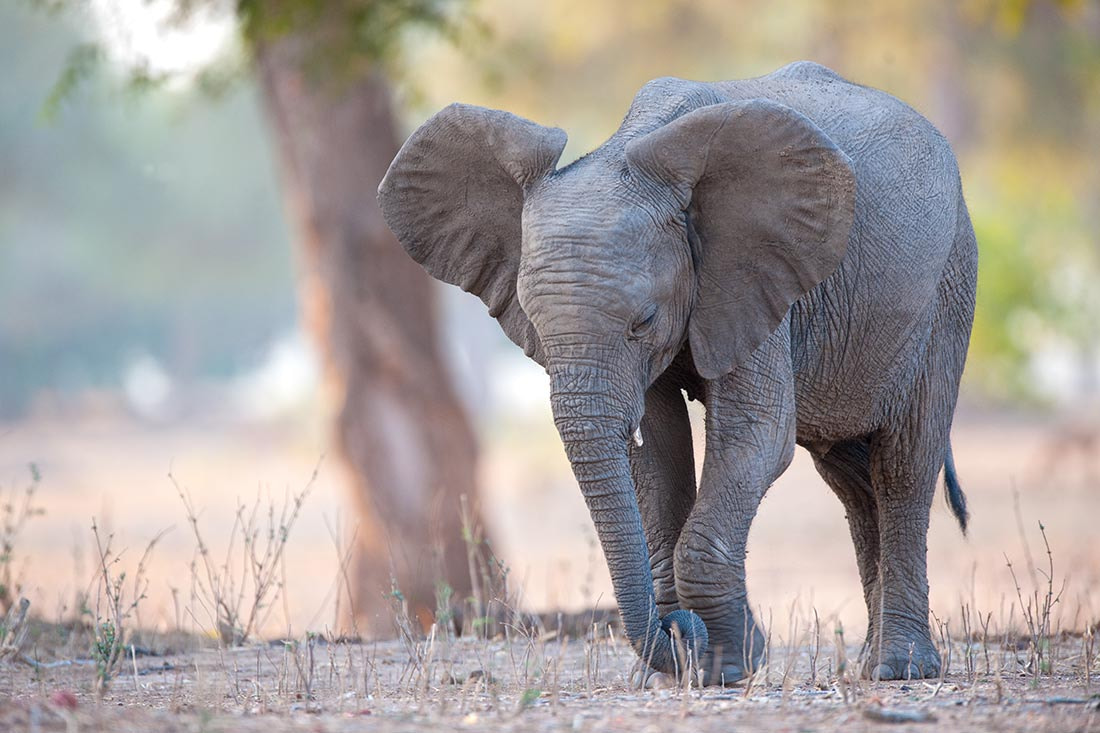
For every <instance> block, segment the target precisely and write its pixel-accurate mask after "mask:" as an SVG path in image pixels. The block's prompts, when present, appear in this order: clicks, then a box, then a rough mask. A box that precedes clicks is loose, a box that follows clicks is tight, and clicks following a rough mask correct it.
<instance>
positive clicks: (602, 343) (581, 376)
mask: <svg viewBox="0 0 1100 733" xmlns="http://www.w3.org/2000/svg"><path fill="white" fill-rule="evenodd" d="M565 140H566V136H565V133H564V132H562V131H561V130H559V129H552V128H546V127H542V126H540V125H537V124H535V123H533V122H530V121H527V120H524V119H521V118H519V117H516V116H514V115H512V114H509V113H506V112H499V111H492V110H487V109H482V108H479V107H472V106H466V105H458V104H455V105H451V106H450V107H448V108H446V109H444V110H443V111H441V112H439V113H438V114H437V115H435V116H434V117H432V118H431V119H430V120H428V121H427V122H426V123H425V124H424V125H423V126H421V127H420V128H419V129H418V130H417V131H416V132H415V133H413V135H412V136H411V137H410V138H409V139H408V141H407V142H406V143H405V145H404V146H403V147H402V149H401V151H400V152H399V153H398V155H397V157H396V158H395V159H394V161H393V164H392V165H391V166H390V169H389V172H388V173H387V174H386V177H385V179H384V180H383V181H382V184H381V186H380V187H379V201H380V203H381V206H382V211H383V214H384V215H385V218H386V221H387V223H388V224H389V226H390V228H391V229H393V231H394V233H395V234H396V235H397V237H398V239H399V240H400V241H401V243H402V245H403V246H404V247H405V249H406V250H407V251H408V252H409V254H410V255H411V256H412V257H413V258H414V259H415V260H416V261H417V262H419V263H420V264H421V265H423V266H424V267H425V268H426V269H427V270H428V272H429V273H431V274H432V275H433V276H435V277H436V278H438V279H440V280H443V281H445V282H448V283H452V284H454V285H458V286H459V287H461V288H462V289H464V290H466V291H468V292H471V293H474V294H476V295H478V296H479V297H480V298H481V299H482V300H483V301H484V302H485V304H486V305H487V306H488V308H489V312H490V314H491V315H493V316H494V317H495V318H497V319H498V321H499V322H500V325H501V327H502V328H503V329H504V332H505V333H506V334H507V335H508V337H509V338H510V339H511V340H512V341H514V342H515V343H516V344H518V345H519V346H521V347H523V349H524V351H525V352H526V354H527V355H528V356H530V357H531V358H533V359H534V360H535V361H537V362H538V363H539V364H541V365H542V366H543V367H545V368H546V370H547V372H548V373H549V375H550V380H551V395H552V397H551V399H552V407H553V413H554V420H555V424H556V425H557V428H558V431H559V433H560V434H561V438H562V440H563V442H564V444H565V449H566V453H567V455H568V457H569V460H570V461H571V463H572V467H573V471H574V473H575V475H576V477H577V480H578V482H579V484H580V486H581V489H582V491H583V492H584V497H585V500H586V502H587V504H588V508H589V510H590V512H591V514H592V519H593V521H594V523H595V525H596V529H597V533H598V535H599V538H600V541H601V544H602V546H603V550H604V554H605V556H606V558H607V562H608V566H609V569H610V572H611V578H612V582H613V585H614V588H615V595H616V598H617V601H618V604H619V608H620V612H621V615H622V619H623V624H624V627H625V630H626V634H627V636H628V638H629V639H630V641H631V643H632V645H633V646H634V648H635V650H636V651H637V652H638V654H639V655H640V656H641V657H642V658H643V659H645V660H647V661H648V662H649V664H650V666H652V667H653V668H655V669H658V670H662V671H667V672H671V671H673V670H674V669H675V668H676V667H677V665H678V664H679V663H680V662H679V660H677V659H676V654H675V649H674V645H673V644H672V643H671V642H670V637H669V634H668V633H667V632H668V630H669V628H670V624H671V623H676V624H677V625H678V626H679V627H680V630H681V633H682V634H683V635H684V638H685V640H686V641H687V642H688V644H689V645H694V646H695V647H696V651H697V652H701V651H702V649H703V648H705V646H706V628H705V626H704V625H703V623H702V621H701V620H700V619H699V618H698V617H697V616H695V615H694V614H693V613H691V612H690V610H688V609H684V610H680V611H676V612H674V613H672V614H670V615H669V616H668V617H666V618H665V619H661V618H660V617H659V614H658V611H657V607H656V604H655V601H654V591H653V581H652V575H651V571H650V566H649V554H648V551H647V547H646V541H645V537H644V534H643V530H642V522H641V518H640V514H639V510H638V506H637V501H636V498H635V494H634V486H633V482H632V479H631V473H630V465H629V458H628V446H627V441H628V440H630V439H631V436H632V435H637V433H638V428H639V425H640V422H641V418H642V412H643V410H644V404H645V401H644V395H645V391H646V389H647V388H648V387H649V386H650V384H652V382H653V380H654V379H656V378H657V376H659V375H660V374H661V372H662V371H663V370H664V369H665V368H666V367H668V365H669V364H670V363H671V361H672V359H673V358H674V357H675V356H676V355H677V354H678V353H679V352H681V351H682V350H684V349H685V348H689V349H690V353H691V356H692V359H693V361H694V365H695V369H696V370H697V371H698V373H699V375H700V376H701V377H702V378H703V379H707V380H709V379H716V378H719V377H721V376H722V375H724V374H726V373H728V372H729V371H730V370H732V369H733V368H734V367H735V366H736V365H737V364H738V363H739V362H740V361H741V360H743V359H745V358H746V357H747V356H749V355H750V354H751V353H752V352H753V351H754V350H755V349H756V348H757V347H758V346H759V345H760V344H761V343H762V342H763V341H764V339H765V338H767V336H768V335H769V334H770V333H772V332H773V331H774V330H775V329H776V328H777V326H778V325H779V324H780V322H781V321H782V320H783V318H784V317H785V315H786V313H787V311H788V309H789V308H790V306H791V304H792V303H793V302H794V301H795V300H796V299H798V298H799V297H801V296H802V295H803V294H805V293H806V292H807V291H808V290H810V289H811V288H813V287H814V286H816V285H817V284H818V283H819V282H821V280H823V279H824V278H825V277H827V276H828V275H829V274H830V273H831V272H832V271H833V270H834V269H835V268H836V267H837V265H838V263H839V262H840V260H841V258H842V257H843V255H844V252H845V249H846V246H847V241H848V230H849V228H850V226H851V220H852V201H853V192H854V181H853V177H852V172H851V169H850V167H849V164H848V161H847V158H846V156H845V155H844V154H843V153H842V152H840V151H839V150H838V149H837V147H836V146H835V145H834V144H833V143H832V142H831V141H830V140H829V139H828V138H827V137H826V136H825V135H824V133H822V132H821V130H819V129H818V128H817V127H816V126H815V125H814V124H813V123H812V122H810V121H809V120H808V119H807V118H806V117H804V116H803V115H801V114H799V113H797V112H795V111H793V110H791V109H789V108H787V107H785V106H782V105H779V104H776V103H772V102H767V101H763V100H750V101H744V102H730V103H723V104H714V105H711V106H705V107H701V108H698V109H696V110H694V111H690V112H688V113H687V114H684V115H682V116H680V117H678V118H676V119H673V120H671V121H668V122H667V123H666V124H662V125H659V126H653V127H652V129H649V130H648V131H643V132H641V133H639V132H638V131H637V130H633V131H627V132H623V131H620V133H618V134H617V135H616V136H614V137H612V138H611V139H610V140H609V141H608V142H607V143H605V144H604V145H603V146H602V147H601V148H599V149H598V150H596V151H595V152H593V153H591V154H590V155H588V156H586V157H585V158H582V159H581V160H579V161H577V162H575V163H573V164H572V165H570V166H568V167H565V168H563V169H561V170H556V165H557V161H558V158H559V156H560V155H561V152H562V149H563V147H564V146H565ZM640 437H641V436H640V435H637V438H640Z"/></svg>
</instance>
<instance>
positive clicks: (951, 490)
mask: <svg viewBox="0 0 1100 733" xmlns="http://www.w3.org/2000/svg"><path fill="white" fill-rule="evenodd" d="M943 484H944V490H945V493H946V495H947V504H948V506H950V507H951V513H952V514H954V515H955V519H958V520H959V527H961V528H962V532H963V534H964V535H965V534H966V523H967V522H968V521H969V520H970V512H968V511H967V510H966V494H964V493H963V490H962V486H959V476H958V474H957V473H955V458H954V456H952V455H951V444H950V443H948V444H947V457H946V458H945V459H944V461H943Z"/></svg>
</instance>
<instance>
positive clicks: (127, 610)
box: [85, 519, 164, 696]
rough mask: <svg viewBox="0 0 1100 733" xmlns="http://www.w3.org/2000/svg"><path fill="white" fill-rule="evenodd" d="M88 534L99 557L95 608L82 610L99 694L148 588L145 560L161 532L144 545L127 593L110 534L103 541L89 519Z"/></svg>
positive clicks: (124, 646)
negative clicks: (87, 618)
mask: <svg viewBox="0 0 1100 733" xmlns="http://www.w3.org/2000/svg"><path fill="white" fill-rule="evenodd" d="M92 536H93V537H94V538H95V545H96V554H97V556H98V558H99V564H98V566H97V568H96V577H95V579H94V580H93V584H95V585H96V587H97V591H96V607H95V609H85V612H86V613H88V614H89V615H91V616H92V617H93V624H92V648H91V656H92V661H93V662H94V663H95V668H96V677H95V681H96V692H97V693H98V694H99V695H100V696H102V695H103V693H104V692H106V690H107V686H108V685H109V684H110V681H111V678H112V677H114V674H115V671H116V668H117V667H118V664H119V660H120V659H122V658H123V650H124V649H125V648H126V642H127V641H128V625H127V622H128V621H129V619H130V617H131V616H132V615H134V614H136V613H137V609H138V605H139V604H140V603H141V602H142V601H143V600H145V593H146V591H147V590H148V588H149V581H148V580H147V578H146V567H147V563H148V561H149V557H150V556H151V555H152V552H153V548H154V547H156V545H157V543H158V542H159V541H160V539H161V537H163V536H164V533H163V532H161V533H160V534H158V535H157V536H155V537H154V538H153V539H152V540H150V541H149V544H148V545H146V547H145V552H144V553H143V554H142V556H141V559H140V560H139V561H138V565H137V569H136V571H135V572H134V579H133V585H132V586H131V590H130V591H129V592H127V590H126V571H125V570H121V571H119V570H117V566H118V565H119V563H120V561H121V559H122V557H121V553H116V552H114V550H112V549H111V542H112V541H113V540H114V535H107V537H106V540H104V538H103V537H101V536H100V534H99V526H98V525H97V524H96V521H95V519H92Z"/></svg>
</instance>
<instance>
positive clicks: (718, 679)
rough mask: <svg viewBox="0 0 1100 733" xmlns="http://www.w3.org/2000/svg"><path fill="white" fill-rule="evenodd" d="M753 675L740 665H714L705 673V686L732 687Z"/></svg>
mask: <svg viewBox="0 0 1100 733" xmlns="http://www.w3.org/2000/svg"><path fill="white" fill-rule="evenodd" d="M750 674H751V673H750V672H748V671H746V670H745V668H744V666H743V665H740V664H720V665H717V666H715V665H714V664H713V663H712V664H711V665H710V666H708V667H707V668H706V669H705V671H704V672H703V684H704V685H706V686H708V687H732V686H733V685H735V684H737V683H738V682H740V681H742V680H744V679H745V678H747V677H748V676H749V675H750Z"/></svg>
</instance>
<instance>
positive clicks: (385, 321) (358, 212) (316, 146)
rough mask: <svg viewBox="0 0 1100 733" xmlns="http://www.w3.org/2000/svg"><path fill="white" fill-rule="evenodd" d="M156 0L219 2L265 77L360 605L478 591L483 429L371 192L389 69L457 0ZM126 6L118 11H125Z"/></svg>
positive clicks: (224, 72)
mask: <svg viewBox="0 0 1100 733" xmlns="http://www.w3.org/2000/svg"><path fill="white" fill-rule="evenodd" d="M38 2H39V4H42V5H45V6H47V7H52V6H55V5H58V4H60V5H64V0H61V1H60V3H58V2H56V1H55V0H38ZM165 2H166V3H167V4H168V5H169V6H170V7H171V9H172V10H173V12H172V13H171V14H170V15H169V16H168V22H169V23H171V24H174V25H176V26H182V25H185V24H187V23H188V22H189V21H190V20H191V19H193V18H194V17H195V16H196V14H199V13H204V12H212V11H217V10H218V9H226V8H228V9H230V10H231V12H232V14H233V15H234V16H235V18H236V21H237V23H238V26H239V28H240V30H241V37H242V39H243V45H244V50H245V52H246V53H245V59H246V61H248V62H250V64H248V65H250V66H251V68H253V69H255V71H256V74H257V76H258V78H259V85H260V90H261V95H262V97H263V102H264V108H265V109H266V111H267V115H268V117H269V121H270V126H271V129H272V131H273V139H274V143H275V150H276V157H277V159H278V161H279V163H280V168H281V171H282V184H283V185H282V188H283V195H284V200H285V203H286V208H287V210H288V211H289V212H290V214H291V218H292V221H293V224H294V228H295V230H296V232H297V241H298V244H299V250H300V257H299V261H300V263H301V267H302V274H301V285H300V295H301V298H300V300H301V303H302V310H303V313H304V320H305V321H306V324H307V326H308V327H309V328H310V330H312V331H313V333H314V334H315V335H316V336H317V340H318V342H319V343H320V345H321V346H322V348H323V351H324V353H325V354H326V357H327V360H326V361H327V367H328V373H329V377H330V379H329V383H330V385H331V386H332V387H333V388H334V389H333V392H334V393H335V395H336V397H335V401H336V403H337V405H338V407H337V417H336V430H335V433H336V441H337V447H338V450H339V454H340V455H341V456H342V458H343V459H344V463H345V465H346V466H347V468H348V469H349V474H350V478H351V481H352V483H353V485H354V489H355V492H354V493H355V499H356V501H357V504H358V508H359V515H358V516H359V520H360V524H359V529H358V533H357V538H358V542H359V546H360V552H359V553H358V555H357V562H356V569H355V582H354V587H355V594H356V598H354V599H352V600H353V606H354V611H355V613H356V615H357V616H358V617H359V619H360V620H361V621H366V623H367V624H368V630H370V629H371V628H373V630H375V631H379V630H388V628H389V625H390V623H391V622H390V619H391V617H392V614H391V613H390V604H391V601H392V599H393V598H398V599H402V600H404V601H407V602H408V604H409V610H410V611H411V612H412V613H413V614H414V615H415V616H416V617H418V618H419V619H420V621H421V622H422V623H425V624H426V623H428V622H429V621H431V620H432V618H433V614H434V613H435V612H436V611H437V610H439V609H440V608H445V607H447V606H449V605H450V604H451V602H452V601H451V600H450V599H451V598H452V597H453V598H454V599H455V600H457V601H458V602H459V603H464V602H465V600H466V599H467V598H468V597H469V596H470V595H471V591H472V586H473V581H472V578H471V572H473V568H472V567H471V564H470V561H469V559H468V558H469V555H468V549H469V547H468V543H469V542H478V541H480V537H481V535H479V534H476V533H477V532H480V531H481V523H480V521H479V518H478V515H477V510H476V507H477V501H476V494H477V491H476V489H477V486H476V476H475V474H476V462H477V444H476V440H475V436H474V434H473V430H472V428H471V426H470V424H469V422H468V420H467V417H466V415H465V413H464V411H463V407H462V405H461V403H460V402H459V400H458V399H457V397H456V395H455V393H454V391H453V388H452V380H451V376H450V374H449V373H448V368H447V365H446V364H444V363H443V360H442V357H441V351H440V345H439V334H438V333H437V325H436V307H435V297H434V286H433V283H432V282H431V280H430V278H429V277H428V275H427V274H426V273H425V272H424V271H423V270H422V269H421V268H420V267H419V266H418V265H417V264H416V263H415V262H413V260H412V259H411V258H409V257H408V255H406V254H405V252H404V251H403V250H402V249H401V247H400V245H399V244H398V243H397V241H396V239H395V238H394V237H393V235H392V234H391V233H390V231H389V229H388V227H387V226H386V224H385V222H384V221H383V219H382V216H381V212H380V210H379V208H378V205H377V202H376V198H375V197H376V190H377V187H378V184H379V182H380V181H381V179H382V176H383V175H384V174H385V172H386V169H387V167H388V165H389V162H390V161H391V160H392V158H393V157H394V155H396V153H397V150H398V147H399V142H400V139H401V136H400V135H399V134H398V131H397V128H396V125H395V121H394V112H393V106H392V101H391V90H390V84H389V82H388V81H387V75H388V73H390V72H393V71H394V70H396V69H397V68H398V67H399V63H398V61H399V55H400V48H401V44H402V41H403V39H404V38H405V32H406V30H407V29H409V28H412V27H420V28H428V29H431V30H434V31H436V32H438V33H440V34H443V35H448V36H452V35H453V34H455V33H456V32H457V29H458V28H459V27H460V26H462V25H463V23H464V22H465V16H464V15H462V12H461V11H462V8H461V2H459V1H458V0H324V1H323V2H322V1H321V0H235V1H234V2H232V3H231V4H226V3H223V2H219V0H165ZM162 4H164V3H162ZM121 8H122V6H121V5H120V6H116V7H115V11H116V12H115V16H116V19H117V22H118V23H119V24H121V25H125V23H126V18H127V12H126V11H125V10H123V9H121ZM118 33H119V35H121V36H122V37H124V38H125V37H126V36H127V33H126V30H125V29H124V28H123V29H119V30H118ZM101 56H102V54H101V53H100V50H99V48H98V46H97V44H96V43H94V42H93V43H89V44H84V45H81V46H79V47H77V48H76V49H75V50H74V51H73V52H72V54H71V56H70V62H69V65H68V67H67V68H66V70H65V71H64V72H63V73H62V74H61V76H60V79H59V81H58V82H57V85H56V88H55V90H54V92H53V93H52V94H51V95H50V98H49V100H48V102H47V109H48V110H49V109H51V108H56V107H57V106H58V105H60V104H61V103H62V101H63V100H64V97H65V96H66V95H67V94H68V93H69V91H70V90H71V88H72V87H74V86H75V85H76V84H77V83H78V82H79V81H80V80H81V79H82V78H83V77H85V76H86V75H87V73H86V69H87V67H88V66H89V65H90V64H94V63H97V62H98V59H99V58H100V57H101ZM235 72H236V70H235V69H234V68H233V67H232V65H229V66H225V62H224V60H220V61H215V62H212V64H211V65H210V66H209V68H205V69H202V70H201V72H200V74H199V75H198V77H197V78H198V81H199V83H200V85H201V86H204V87H206V88H208V89H210V90H212V91H215V92H217V91H220V90H222V89H223V88H224V87H225V86H226V85H227V84H228V83H231V82H232V81H234V78H235ZM129 74H130V78H129V82H130V84H131V85H132V86H136V87H138V88H144V87H148V86H156V85H158V84H161V83H164V82H166V81H169V80H170V79H171V77H172V76H173V72H172V71H167V72H158V71H156V70H154V69H152V68H151V67H150V66H149V65H148V64H147V63H145V62H144V61H143V60H142V59H141V58H140V57H138V58H136V59H134V60H133V61H132V67H131V68H130V69H129ZM463 497H469V507H468V508H467V507H466V506H464V505H463V504H462V498H463ZM443 585H446V586H447V587H446V588H444V587H441V586H443ZM440 604H443V606H440ZM445 610H446V611H447V612H448V613H450V612H452V611H455V610H460V608H457V609H456V608H445Z"/></svg>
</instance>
